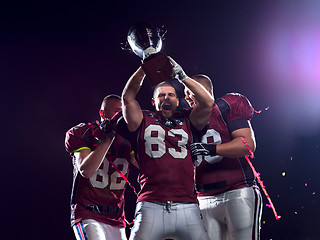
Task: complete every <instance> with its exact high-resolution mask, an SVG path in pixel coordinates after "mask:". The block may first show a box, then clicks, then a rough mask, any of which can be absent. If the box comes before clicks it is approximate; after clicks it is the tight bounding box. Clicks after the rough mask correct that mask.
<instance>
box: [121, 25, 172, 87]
mask: <svg viewBox="0 0 320 240" xmlns="http://www.w3.org/2000/svg"><path fill="white" fill-rule="evenodd" d="M163 36H164V34H161V30H160V29H159V28H156V27H154V26H153V25H152V24H150V23H145V22H142V23H138V24H135V25H134V26H132V27H131V28H130V29H129V32H128V35H127V42H128V43H129V46H130V48H131V50H132V52H134V53H135V54H136V55H137V56H139V57H140V58H141V59H142V61H143V63H142V65H141V67H142V68H143V70H144V72H145V74H146V76H147V79H148V80H149V82H150V83H151V84H152V85H157V84H158V83H160V82H163V81H166V80H168V79H170V78H171V77H170V74H171V72H172V65H171V63H170V61H169V59H168V57H167V55H166V54H165V53H163V52H160V51H161V48H162V41H163Z"/></svg>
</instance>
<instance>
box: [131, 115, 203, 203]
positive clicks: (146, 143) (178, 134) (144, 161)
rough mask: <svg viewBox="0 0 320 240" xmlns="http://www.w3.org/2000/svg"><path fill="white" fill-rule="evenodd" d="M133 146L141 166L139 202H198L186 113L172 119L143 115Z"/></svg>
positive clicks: (189, 129)
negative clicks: (195, 192)
mask: <svg viewBox="0 0 320 240" xmlns="http://www.w3.org/2000/svg"><path fill="white" fill-rule="evenodd" d="M133 134H134V135H135V136H137V137H136V138H131V139H135V141H137V142H136V143H135V144H134V143H132V146H137V147H136V148H137V149H134V150H135V152H136V153H137V159H138V161H139V166H140V175H139V182H140V185H141V191H140V192H139V197H138V200H137V201H138V202H139V201H176V202H197V199H196V196H195V194H194V168H193V161H192V157H191V153H190V150H189V145H190V143H191V141H192V135H191V126H190V122H189V120H188V118H187V114H186V112H178V113H176V114H175V116H174V117H173V118H172V119H162V118H161V116H160V115H159V114H156V113H153V112H150V111H143V121H142V123H141V126H140V127H139V129H138V130H137V131H136V132H135V133H133Z"/></svg>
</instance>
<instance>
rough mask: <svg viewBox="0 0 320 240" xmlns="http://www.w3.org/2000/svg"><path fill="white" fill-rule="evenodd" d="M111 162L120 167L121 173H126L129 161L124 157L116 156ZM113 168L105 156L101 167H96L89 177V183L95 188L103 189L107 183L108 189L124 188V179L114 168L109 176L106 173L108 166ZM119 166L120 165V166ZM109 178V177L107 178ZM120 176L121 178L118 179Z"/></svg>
mask: <svg viewBox="0 0 320 240" xmlns="http://www.w3.org/2000/svg"><path fill="white" fill-rule="evenodd" d="M113 163H114V164H115V165H116V166H117V168H118V169H121V171H120V172H121V173H122V174H123V175H126V174H127V172H128V167H129V163H128V161H127V160H126V159H124V158H116V159H115V160H114V161H113ZM110 166H111V168H113V166H112V165H111V164H110V162H109V161H108V159H107V158H105V159H104V160H103V168H102V169H100V168H99V169H98V170H97V171H96V172H95V173H94V174H93V176H92V177H91V178H90V179H89V181H90V183H91V185H92V186H93V187H95V188H100V189H103V188H105V187H107V186H108V185H109V182H110V190H121V189H124V186H125V184H126V182H125V180H124V179H123V178H122V177H121V175H120V174H119V173H118V172H117V171H116V170H115V171H114V172H113V173H112V174H111V175H110V176H109V175H108V172H109V167H110ZM120 166H121V167H120ZM109 178H110V179H109ZM119 178H121V180H119Z"/></svg>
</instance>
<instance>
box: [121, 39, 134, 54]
mask: <svg viewBox="0 0 320 240" xmlns="http://www.w3.org/2000/svg"><path fill="white" fill-rule="evenodd" d="M120 47H121V49H122V50H124V51H128V52H132V49H131V47H130V45H129V43H128V41H125V42H123V43H120Z"/></svg>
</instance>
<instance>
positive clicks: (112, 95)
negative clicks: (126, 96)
mask: <svg viewBox="0 0 320 240" xmlns="http://www.w3.org/2000/svg"><path fill="white" fill-rule="evenodd" d="M110 99H115V100H119V101H121V97H120V96H119V95H117V94H109V95H107V96H105V97H104V98H103V100H102V103H101V108H100V109H102V110H104V109H105V106H106V105H107V102H108V101H109V100H110Z"/></svg>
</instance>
